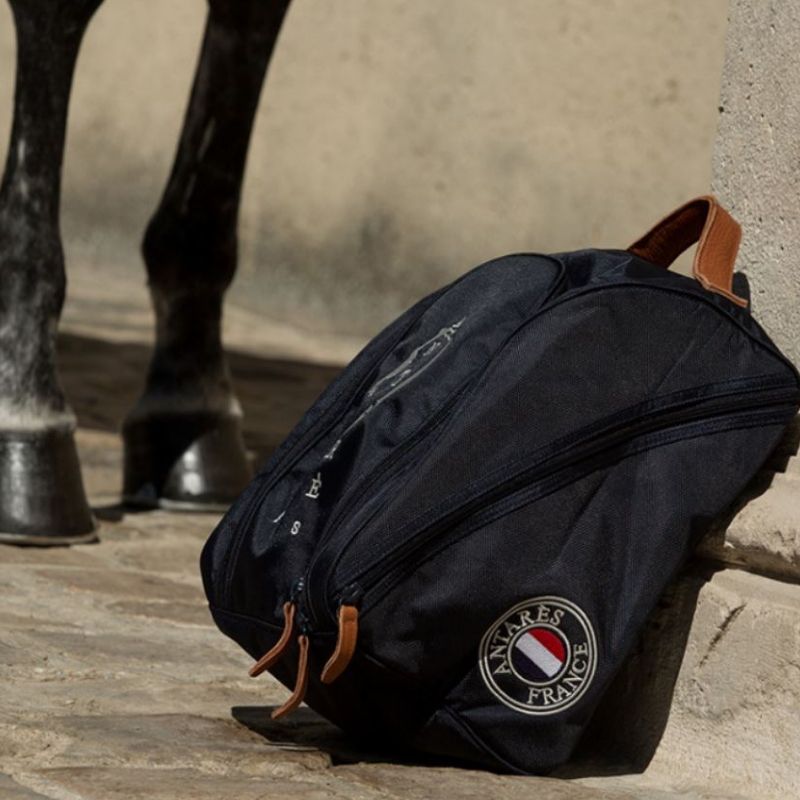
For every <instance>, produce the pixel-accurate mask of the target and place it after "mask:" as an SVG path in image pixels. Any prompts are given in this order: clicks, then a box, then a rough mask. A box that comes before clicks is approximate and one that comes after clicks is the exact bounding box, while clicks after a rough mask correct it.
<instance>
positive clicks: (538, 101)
mask: <svg viewBox="0 0 800 800" xmlns="http://www.w3.org/2000/svg"><path fill="white" fill-rule="evenodd" d="M726 9H727V3H726V2H725V0H663V1H662V2H658V3H656V2H651V1H649V0H647V1H646V0H603V1H602V2H598V1H597V0H496V1H495V2H485V0H436V2H431V0H338V1H337V2H330V1H329V0H328V1H327V2H326V0H295V4H294V6H293V7H292V9H291V10H290V13H289V16H288V20H287V22H286V25H285V28H284V31H283V34H282V36H281V39H280V42H279V49H278V51H277V53H276V56H275V59H274V62H273V65H272V68H271V72H270V75H269V77H268V80H267V85H266V88H265V91H264V95H263V97H262V104H261V108H260V111H259V116H258V120H257V125H256V129H255V134H254V141H253V147H252V153H251V158H250V163H249V171H248V175H247V181H246V187H245V197H244V208H243V218H242V225H241V237H242V259H241V270H240V275H239V278H238V279H237V283H236V286H235V287H234V290H233V293H232V301H233V302H234V303H235V304H237V305H239V306H244V307H245V308H246V309H249V310H250V311H255V312H258V313H259V314H263V315H266V316H267V317H269V318H270V319H272V320H276V321H279V322H280V321H283V322H289V323H290V324H292V325H294V326H299V327H300V328H301V329H305V330H308V331H310V332H314V334H316V335H315V336H313V338H314V340H315V341H318V342H320V343H324V342H325V341H326V340H328V339H330V334H351V335H355V336H356V337H365V336H368V335H370V334H372V333H373V332H375V331H376V330H377V328H378V327H379V326H380V325H381V324H383V323H384V322H386V321H388V320H389V319H390V318H391V317H393V316H394V315H395V314H397V313H398V312H399V311H400V310H402V309H403V308H404V307H405V306H407V305H408V304H409V303H411V302H412V301H413V300H414V299H415V298H417V297H418V296H420V295H421V294H423V293H426V292H428V291H430V290H432V289H433V288H435V287H436V286H438V285H440V284H441V283H442V282H444V281H446V280H448V279H450V278H452V277H454V276H456V275H458V274H460V273H461V272H463V271H464V270H466V269H468V268H469V267H471V266H473V265H474V264H476V263H479V262H480V261H482V260H485V259H487V258H490V257H492V256H495V255H499V254H502V253H504V252H508V251H515V250H543V251H549V250H559V249H568V248H575V247H580V246H585V245H598V246H625V245H627V244H629V242H630V241H631V240H632V239H633V238H635V237H636V236H637V235H638V234H639V233H640V232H641V229H643V228H644V227H646V226H648V225H649V224H650V223H651V222H652V221H654V219H655V218H657V217H659V216H660V215H661V214H662V213H663V212H665V211H667V210H668V209H669V208H670V207H671V206H673V205H675V204H678V203H679V202H682V201H683V200H684V199H686V198H687V197H688V196H691V195H693V194H696V193H700V192H704V191H706V190H707V189H708V184H709V178H710V152H711V144H712V140H713V136H714V131H715V126H716V122H717V105H718V93H719V83H720V72H721V67H722V60H723V43H724V35H725V26H726V20H725V17H726ZM203 13H204V4H203V3H202V2H201V0H170V2H168V3H166V2H163V0H162V2H157V0H107V2H106V4H105V5H104V6H103V7H102V8H101V9H100V11H99V12H98V14H97V16H96V18H95V19H94V20H93V22H92V25H91V28H90V30H89V33H88V35H87V39H86V43H85V48H84V51H83V53H82V55H81V59H80V62H79V65H78V71H77V77H76V85H75V92H74V96H73V105H72V110H71V120H70V128H69V141H68V149H67V157H66V167H65V187H64V213H63V229H64V235H65V240H66V249H67V256H68V259H69V262H70V269H71V270H72V274H73V277H74V280H73V287H75V286H80V285H81V279H83V280H84V283H85V281H86V279H87V276H88V279H89V280H90V281H94V280H98V279H99V278H100V279H102V280H104V281H105V280H107V277H106V276H109V275H111V274H112V272H113V275H115V276H116V278H117V280H119V281H121V282H125V283H126V284H129V285H130V286H129V288H128V289H127V290H126V293H127V294H128V295H129V296H135V297H137V298H138V299H141V300H142V302H144V299H143V298H144V288H143V286H144V276H143V272H142V270H141V266H140V264H139V257H138V242H139V238H140V236H141V231H142V230H143V227H144V225H145V222H146V220H147V217H148V215H149V213H150V212H151V210H152V209H153V207H154V205H155V203H156V202H157V199H158V197H159V194H160V192H161V189H162V186H163V181H164V179H165V177H166V174H167V172H168V169H169V165H170V162H171V159H172V154H173V150H174V146H175V141H176V137H177V133H178V129H179V126H180V122H181V118H182V115H183V111H184V108H185V103H186V97H187V92H188V89H189V85H190V81H191V76H192V72H193V69H194V62H195V59H196V54H197V50H198V46H199V41H200V36H201V32H202V25H203ZM13 55H14V45H13V30H12V27H11V19H10V14H9V12H8V9H7V8H6V6H5V5H3V6H0V136H2V138H3V140H5V135H6V132H7V129H8V122H9V111H10V103H11V93H12V89H13V87H12V78H13ZM110 271H112V272H110ZM121 285H122V284H121ZM319 334H326V335H325V336H319ZM309 335H311V334H309Z"/></svg>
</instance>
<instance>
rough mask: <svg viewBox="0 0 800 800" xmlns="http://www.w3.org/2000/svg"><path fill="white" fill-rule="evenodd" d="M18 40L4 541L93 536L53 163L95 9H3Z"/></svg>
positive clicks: (4, 329)
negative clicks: (70, 362) (76, 432)
mask: <svg viewBox="0 0 800 800" xmlns="http://www.w3.org/2000/svg"><path fill="white" fill-rule="evenodd" d="M9 2H10V5H11V9H12V11H13V14H14V24H15V27H16V31H17V74H16V92H15V98H14V121H13V125H12V131H11V143H10V146H9V151H8V157H7V160H6V167H5V172H4V175H3V182H2V186H0V541H12V542H16V543H31V544H60V543H69V542H78V541H85V540H88V539H91V538H92V537H93V533H92V531H93V529H94V521H93V519H92V515H91V513H90V511H89V507H88V505H87V503H86V496H85V493H84V490H83V483H82V481H81V474H80V467H79V465H78V457H77V453H76V450H75V443H74V439H73V429H74V417H73V415H72V413H71V412H70V410H69V408H68V406H67V404H66V402H65V400H64V395H63V393H62V391H61V387H60V386H59V383H58V378H57V375H56V368H55V336H56V327H57V324H58V318H59V315H60V313H61V306H62V304H63V302H64V289H65V276H64V256H63V252H62V249H61V236H60V231H59V198H60V184H61V162H62V157H63V152H64V130H65V125H66V119H67V106H68V104H69V95H70V87H71V84H72V73H73V69H74V67H75V60H76V58H77V55H78V49H79V48H80V43H81V39H82V37H83V33H84V31H85V30H86V26H87V25H88V23H89V20H90V19H91V17H92V14H93V13H94V11H95V10H96V9H97V7H98V6H99V5H100V3H101V0H9Z"/></svg>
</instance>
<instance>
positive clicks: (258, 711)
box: [0, 333, 746, 800]
mask: <svg viewBox="0 0 800 800" xmlns="http://www.w3.org/2000/svg"><path fill="white" fill-rule="evenodd" d="M61 351H62V372H63V382H64V384H65V387H66V390H67V393H68V395H69V397H70V400H71V402H72V404H73V406H74V408H75V410H76V413H77V415H78V418H79V425H80V427H79V431H78V444H79V447H80V450H81V456H82V459H83V464H84V470H85V472H84V475H85V480H86V483H87V486H88V491H89V494H90V497H91V501H92V505H93V507H94V509H95V513H96V515H97V517H98V519H99V522H100V529H99V543H97V544H92V545H84V546H80V547H72V548H57V549H46V550H42V549H33V548H14V547H9V546H1V545H0V587H2V589H1V590H0V598H2V603H0V679H2V685H3V691H2V693H1V694H0V773H3V774H2V775H0V798H3V799H4V800H5V799H6V798H8V800H23V799H24V798H31V799H33V798H51V799H52V800H116V798H144V797H147V798H154V799H155V800H166V799H167V798H191V799H192V800H202V799H203V798H215V800H226V799H227V798H231V799H233V798H236V800H250V798H295V797H296V798H302V799H303V800H312V799H316V798H354V799H355V798H364V800H367V799H368V798H369V799H371V798H383V799H386V798H428V797H452V798H473V797H474V798H485V797H497V798H537V800H549V799H551V798H552V800H561V799H562V798H563V799H564V800H566V799H567V798H569V800H573V799H574V800H582V799H583V798H586V800H591V799H592V798H608V800H615V799H616V798H620V800H622V799H623V798H640V799H641V800H666V798H680V800H693V798H701V797H702V798H722V797H726V798H733V797H742V796H743V795H740V794H737V793H736V791H732V790H731V787H730V786H727V787H723V789H724V791H723V792H722V793H719V791H720V790H719V786H718V784H715V785H716V786H717V789H716V790H715V789H713V788H708V787H707V786H706V787H704V786H703V785H702V783H698V782H697V780H696V778H695V777H693V776H695V775H696V774H698V773H696V772H690V773H688V774H687V775H684V774H682V773H681V768H680V761H675V760H672V761H667V762H666V763H667V766H666V767H664V768H662V769H661V770H660V771H657V772H655V773H653V772H652V771H647V772H645V773H644V774H641V775H636V774H632V775H624V774H619V775H610V776H608V775H607V776H605V777H604V776H603V772H604V771H607V770H605V769H603V768H601V769H592V768H591V767H590V768H586V769H584V770H583V771H582V772H581V773H580V775H581V777H578V778H576V779H561V780H558V779H543V778H524V777H508V776H497V775H492V774H488V773H484V772H478V771H471V770H465V769H459V768H454V767H447V766H423V765H419V764H416V765H415V764H411V763H403V762H401V761H399V760H397V759H395V758H393V757H392V756H391V755H387V754H382V753H376V752H363V751H359V750H358V749H356V747H355V746H354V745H353V744H352V743H351V742H349V741H348V740H347V739H346V738H345V737H344V736H343V735H342V734H341V733H339V732H338V731H337V730H336V729H335V728H334V727H333V726H331V725H329V724H328V723H326V722H325V721H324V720H323V719H321V718H320V717H318V716H316V715H315V714H314V713H312V712H311V711H309V710H308V709H305V708H304V709H301V710H300V711H299V712H298V713H297V714H296V715H295V716H294V717H293V718H290V719H289V720H288V721H286V722H284V723H280V724H278V723H272V722H271V721H270V720H269V711H270V709H271V708H272V707H273V706H275V705H277V704H279V703H280V702H282V701H283V699H284V698H285V695H286V693H285V690H284V689H283V688H282V687H280V686H279V685H278V684H277V683H276V682H274V681H273V680H272V679H271V678H270V677H269V676H263V677H262V678H260V679H259V680H251V679H249V678H248V677H247V674H246V671H247V668H248V666H249V659H248V657H247V656H246V655H245V654H244V653H243V652H241V651H240V650H239V649H238V648H237V647H236V646H235V645H234V644H233V643H232V642H230V641H228V640H227V639H226V638H224V637H223V636H222V635H221V634H219V633H218V632H217V630H216V629H215V628H214V626H213V625H212V622H211V619H210V617H209V614H208V612H207V609H206V605H205V602H204V597H203V593H202V590H201V586H200V579H199V574H198V556H199V553H200V549H201V546H202V544H203V542H204V541H205V538H206V537H207V535H208V533H209V531H210V530H211V529H212V527H213V526H214V524H215V521H216V517H215V516H214V515H207V514H175V513H165V512H161V511H154V512H147V513H128V512H125V511H123V510H122V509H121V508H120V507H119V505H118V488H119V484H120V463H121V448H120V441H119V438H118V435H117V433H116V431H117V430H118V426H119V424H120V420H121V418H122V416H123V414H124V412H125V410H126V409H127V408H129V407H130V405H131V404H132V402H133V400H134V397H135V394H136V392H137V391H138V388H139V385H140V382H141V376H142V374H143V370H144V366H145V364H146V358H147V347H146V345H144V344H135V343H133V344H132V343H124V342H120V341H110V340H103V339H100V338H95V337H91V336H88V335H86V334H85V333H84V334H75V333H72V334H67V335H64V336H62V339H61ZM232 364H233V369H234V373H235V378H236V383H237V388H238V390H239V393H240V396H241V399H242V402H243V405H244V408H245V412H246V420H247V428H246V436H247V441H248V445H249V447H250V448H251V449H252V451H253V453H254V455H255V457H256V458H258V459H261V458H262V457H263V456H264V454H265V453H266V452H268V451H269V450H270V449H271V448H272V447H274V446H275V444H276V443H277V442H278V441H279V440H280V439H281V438H282V437H283V436H284V435H285V433H286V432H287V431H288V429H289V428H290V427H291V425H292V423H293V422H294V420H295V419H296V418H297V417H298V416H299V415H300V414H301V413H302V411H303V410H304V408H305V407H306V406H308V405H309V404H310V403H311V402H312V401H313V399H314V398H315V397H316V395H317V394H318V393H319V391H320V390H321V388H322V387H323V386H324V385H325V384H326V383H327V382H328V381H329V380H330V378H331V377H332V376H333V374H335V372H336V369H335V368H332V367H325V366H319V365H313V364H310V363H300V362H297V363H293V362H286V361H280V360H278V359H266V358H262V357H256V356H254V355H248V354H245V353H241V352H238V353H234V354H233V358H232ZM690 597H691V598H692V602H694V599H695V598H696V597H697V592H696V591H695V592H694V593H690ZM737 613H738V612H737ZM743 616H746V615H743ZM725 624H726V625H727V623H725ZM709 636H711V637H712V638H714V641H713V642H712V644H711V645H710V646H709V648H707V652H705V649H704V651H703V654H698V656H697V658H698V659H700V655H702V660H701V667H703V665H705V663H706V661H708V659H709V657H710V656H709V654H711V652H712V650H713V649H714V647H715V646H716V645H717V642H718V637H716V634H715V633H713V631H711V632H710V633H709ZM715 637H716V638H715ZM690 654H691V648H690ZM712 661H713V659H712ZM621 724H622V723H621V722H619V721H618V722H617V723H615V725H614V726H612V727H615V729H617V735H619V734H620V732H619V730H618V729H619V727H620V725H621ZM678 738H681V737H678ZM683 741H686V740H685V738H684V739H683ZM712 760H713V757H712ZM710 774H713V770H712V773H710Z"/></svg>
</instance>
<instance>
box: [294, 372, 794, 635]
mask: <svg viewBox="0 0 800 800" xmlns="http://www.w3.org/2000/svg"><path fill="white" fill-rule="evenodd" d="M798 400H800V398H799V397H798V389H797V386H796V385H794V384H793V385H791V386H788V385H787V386H786V388H783V389H775V390H771V391H769V392H765V391H764V390H763V388H761V387H759V388H758V389H755V390H753V392H752V396H750V397H748V398H745V399H743V398H742V395H741V394H740V393H737V394H736V395H731V394H730V393H728V394H727V395H724V396H722V397H714V398H711V399H709V400H703V401H701V402H699V403H694V404H690V405H686V404H683V405H678V406H677V407H676V405H675V404H673V405H670V406H668V407H666V408H664V409H663V410H662V411H661V412H660V413H657V414H653V415H652V416H648V417H640V418H639V419H638V420H637V421H636V422H635V423H633V424H631V423H630V422H628V423H627V424H618V425H612V426H611V427H610V428H606V429H605V430H603V431H601V432H599V433H597V434H595V435H594V436H592V437H590V439H589V440H588V441H586V439H585V438H583V437H581V438H583V440H582V441H575V440H576V439H578V436H577V435H573V436H571V437H565V438H569V439H571V440H573V443H572V444H571V446H567V447H566V448H563V446H562V445H561V444H560V443H559V442H554V443H551V444H550V445H548V447H547V450H548V451H550V452H553V451H555V452H556V455H554V456H542V457H540V458H539V459H536V460H534V462H533V463H532V464H529V465H528V466H527V467H525V468H524V469H522V470H520V471H518V472H516V473H515V474H514V475H513V476H511V477H510V478H508V479H507V480H504V481H501V482H500V483H497V484H494V485H490V486H488V487H487V488H486V489H484V490H483V491H480V492H478V493H477V494H474V495H472V496H471V497H470V498H469V499H468V500H464V501H462V498H463V497H464V494H465V493H464V492H462V493H460V495H459V496H458V498H457V500H456V502H455V503H451V507H450V508H449V509H447V510H445V511H444V512H443V513H441V514H440V515H439V516H437V517H436V518H435V519H434V520H432V521H431V522H430V523H429V524H428V525H426V526H424V527H423V528H421V529H417V531H416V532H414V529H415V528H417V522H418V518H415V520H412V521H411V522H410V523H408V524H407V525H406V526H404V528H403V529H401V531H399V532H398V534H397V535H396V537H395V541H397V542H399V544H397V545H395V546H394V547H393V548H390V549H389V550H388V552H387V551H384V552H383V553H380V554H377V555H376V556H375V557H373V558H372V559H371V560H370V561H368V562H367V563H366V564H365V565H364V566H361V567H359V568H357V569H356V570H355V571H353V572H352V573H351V574H349V575H347V577H343V578H342V580H341V583H342V584H343V585H344V586H345V587H346V588H345V589H344V590H343V592H342V597H340V598H339V606H341V605H342V600H343V596H344V595H345V594H350V595H353V596H357V597H358V602H359V604H360V603H361V602H362V601H363V596H364V594H365V593H366V592H367V591H369V590H370V589H371V588H372V587H373V586H375V585H376V584H377V583H379V582H380V581H382V580H383V578H384V577H385V576H386V575H388V574H390V573H392V572H394V571H395V570H396V569H397V568H398V566H400V567H402V565H404V564H405V563H407V561H408V559H409V558H413V557H414V556H415V555H416V553H417V552H418V551H419V550H420V549H422V548H424V547H425V545H427V544H428V543H429V542H431V541H432V540H434V539H436V537H437V536H438V535H439V534H440V533H443V532H446V531H447V530H448V529H450V528H452V527H453V525H454V524H455V523H457V522H458V523H461V522H464V521H466V520H467V519H469V518H470V516H472V515H473V514H475V515H476V518H478V517H479V518H480V524H486V517H487V516H489V515H491V514H492V513H493V512H496V511H497V509H496V508H495V506H498V505H500V504H501V503H502V501H503V500H504V499H506V498H509V497H514V498H515V499H520V496H521V497H522V500H521V501H522V502H525V503H527V502H531V501H532V500H533V499H537V498H536V495H537V492H536V489H537V488H538V487H539V484H542V485H543V486H542V490H543V491H544V492H546V493H549V492H550V491H554V490H555V489H558V488H561V487H562V486H563V485H566V483H565V481H566V482H567V483H568V482H569V481H570V480H575V479H576V478H570V475H569V474H568V473H570V470H571V468H573V467H575V466H577V465H580V464H583V463H584V462H585V463H586V465H587V466H588V468H589V471H591V470H594V469H597V467H598V466H600V464H598V463H597V462H598V461H602V457H603V456H604V455H605V454H607V452H608V451H610V450H614V449H616V448H619V447H621V446H623V445H625V444H626V443H630V442H633V441H634V440H638V439H640V438H641V437H644V436H648V435H655V434H658V433H663V432H664V431H665V430H667V429H670V428H675V427H679V426H683V427H686V425H687V423H693V422H699V423H705V424H707V425H709V426H713V424H714V420H718V419H721V420H723V421H724V420H725V419H726V418H731V417H734V418H735V419H738V417H739V416H741V414H740V415H733V414H732V413H731V412H734V411H739V412H743V413H745V414H746V412H748V411H749V412H750V413H749V416H751V417H752V416H755V414H754V413H753V412H754V411H755V412H762V415H761V416H770V415H771V416H773V417H775V418H776V419H777V418H778V417H780V419H781V420H785V419H786V417H787V415H788V412H789V410H793V409H794V408H795V406H796V404H797V402H798ZM765 406H766V407H767V409H765ZM773 406H774V407H777V406H781V409H780V411H779V410H777V408H776V409H773V410H772V411H771V412H770V411H769V410H768V409H769V408H771V407H773ZM615 416H618V415H615ZM761 416H760V417H759V422H761ZM762 424H763V423H762ZM595 427H597V426H590V428H595ZM702 427H703V425H702V424H700V425H695V426H693V430H694V429H701V428H702ZM723 429H724V428H723ZM579 433H580V432H579ZM583 433H584V434H585V433H586V431H585V430H584V432H583ZM679 434H682V435H681V436H680V437H679V438H687V437H685V436H684V435H683V434H685V430H679ZM563 441H564V440H563V439H562V440H561V442H562V443H563ZM660 443H662V442H659V444H660ZM664 443H666V442H664ZM648 444H649V445H651V443H650V442H648ZM584 472H586V470H584ZM548 479H549V480H548ZM484 483H486V481H484ZM521 490H526V491H524V492H523V491H521ZM502 513H508V509H504V510H503V512H502ZM363 527H364V525H361V526H360V527H359V528H358V529H357V530H356V531H355V532H354V533H353V534H351V536H350V537H349V538H348V540H347V541H346V542H344V543H343V544H342V546H341V547H340V548H339V552H338V553H337V554H336V556H335V557H334V558H333V560H332V561H331V562H330V563H329V564H327V565H325V567H326V568H325V570H324V574H323V573H322V572H320V574H319V575H315V574H314V567H315V566H316V565H317V564H318V563H319V555H320V554H321V552H322V548H320V549H318V550H317V551H316V553H315V556H314V558H313V559H312V562H311V565H310V567H309V570H308V571H307V573H306V579H305V586H304V591H303V593H302V600H303V601H304V603H303V605H304V607H305V611H306V614H307V617H308V622H309V624H310V625H311V627H312V628H317V627H318V626H320V625H325V624H326V623H330V622H333V618H332V615H331V614H330V611H329V608H328V597H329V596H331V594H332V595H334V596H335V595H336V592H333V593H329V592H328V583H329V581H330V579H331V577H332V575H333V573H334V571H335V569H336V566H337V564H338V562H339V560H340V558H341V556H342V554H343V553H344V552H345V551H346V550H347V549H348V548H349V547H350V546H351V545H352V544H353V542H354V541H355V540H356V539H357V537H358V535H359V533H360V532H361V530H363ZM465 535H466V534H465ZM326 538H327V541H330V539H331V536H328V537H326ZM449 543H450V542H448V544H449Z"/></svg>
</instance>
